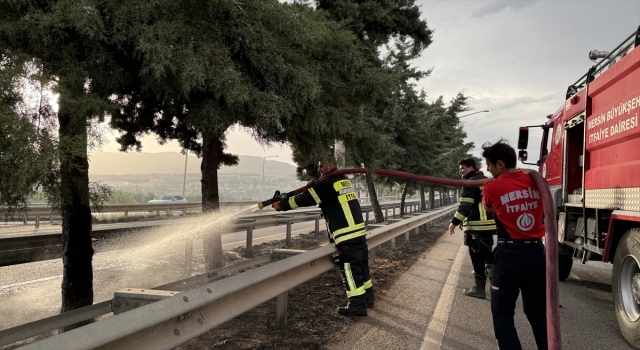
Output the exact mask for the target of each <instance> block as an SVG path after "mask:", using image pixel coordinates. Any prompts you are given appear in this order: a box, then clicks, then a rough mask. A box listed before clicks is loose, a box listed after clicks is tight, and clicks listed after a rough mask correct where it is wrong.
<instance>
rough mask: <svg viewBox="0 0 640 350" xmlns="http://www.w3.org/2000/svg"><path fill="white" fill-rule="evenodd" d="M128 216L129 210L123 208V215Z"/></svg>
mask: <svg viewBox="0 0 640 350" xmlns="http://www.w3.org/2000/svg"><path fill="white" fill-rule="evenodd" d="M128 216H129V211H128V210H125V211H124V217H125V218H126V217H128Z"/></svg>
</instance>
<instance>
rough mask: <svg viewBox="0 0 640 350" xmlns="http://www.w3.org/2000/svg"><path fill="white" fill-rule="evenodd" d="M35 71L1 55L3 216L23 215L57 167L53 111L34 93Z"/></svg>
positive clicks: (25, 63)
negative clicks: (32, 94)
mask: <svg viewBox="0 0 640 350" xmlns="http://www.w3.org/2000/svg"><path fill="white" fill-rule="evenodd" d="M36 68H37V67H36V66H35V65H34V64H33V62H31V61H27V60H26V59H24V58H20V57H16V56H11V57H10V56H0V87H1V88H2V89H1V90H2V94H0V214H4V215H15V214H18V213H21V212H23V211H24V209H25V206H26V204H27V202H28V200H29V198H30V197H31V196H33V195H34V194H36V193H38V191H40V190H41V189H43V188H45V187H46V186H47V185H48V184H49V183H50V180H51V174H52V171H53V170H54V169H55V167H56V166H57V161H56V158H57V157H56V156H57V154H56V147H57V142H56V140H55V139H54V138H53V137H51V135H50V133H49V127H50V117H51V113H52V108H51V107H50V105H49V104H48V103H47V100H46V98H44V97H43V95H42V90H40V91H33V87H34V86H40V87H41V86H42V85H41V84H39V82H40V81H39V80H40V78H41V77H40V76H39V74H38V73H39V72H38V70H37V69H36ZM14 87H18V88H14ZM29 89H31V91H29ZM29 92H33V93H34V96H28V95H27V94H28V93H29ZM38 92H39V93H38ZM30 98H38V99H39V100H36V101H28V99H30ZM32 105H35V107H31V106H32Z"/></svg>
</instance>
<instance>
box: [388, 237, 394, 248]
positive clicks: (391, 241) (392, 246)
mask: <svg viewBox="0 0 640 350" xmlns="http://www.w3.org/2000/svg"><path fill="white" fill-rule="evenodd" d="M389 249H391V250H394V249H396V238H395V237H393V238H391V240H390V241H389Z"/></svg>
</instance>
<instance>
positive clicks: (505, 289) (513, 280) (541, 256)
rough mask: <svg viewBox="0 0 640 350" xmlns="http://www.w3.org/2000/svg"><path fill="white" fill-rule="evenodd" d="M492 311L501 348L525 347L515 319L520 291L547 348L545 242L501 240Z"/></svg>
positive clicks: (496, 254)
mask: <svg viewBox="0 0 640 350" xmlns="http://www.w3.org/2000/svg"><path fill="white" fill-rule="evenodd" d="M494 259H495V265H494V271H493V280H492V281H491V313H492V314H493V330H494V333H495V336H496V340H497V342H498V348H499V349H503V350H519V349H522V346H521V345H520V340H519V339H518V333H517V332H516V327H515V324H514V322H513V315H514V311H515V308H516V300H518V294H519V293H520V292H522V306H523V309H524V313H525V315H526V316H527V319H528V320H529V324H531V329H532V330H533V336H534V338H535V340H536V344H537V346H538V349H541V350H542V349H544V350H546V349H547V314H546V275H545V269H546V261H545V250H544V246H543V245H542V244H508V243H504V244H501V243H499V244H498V246H497V247H496V249H495V250H494Z"/></svg>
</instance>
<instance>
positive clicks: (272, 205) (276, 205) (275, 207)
mask: <svg viewBox="0 0 640 350" xmlns="http://www.w3.org/2000/svg"><path fill="white" fill-rule="evenodd" d="M271 208H273V209H275V210H277V211H281V210H282V209H280V202H273V204H271Z"/></svg>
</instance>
